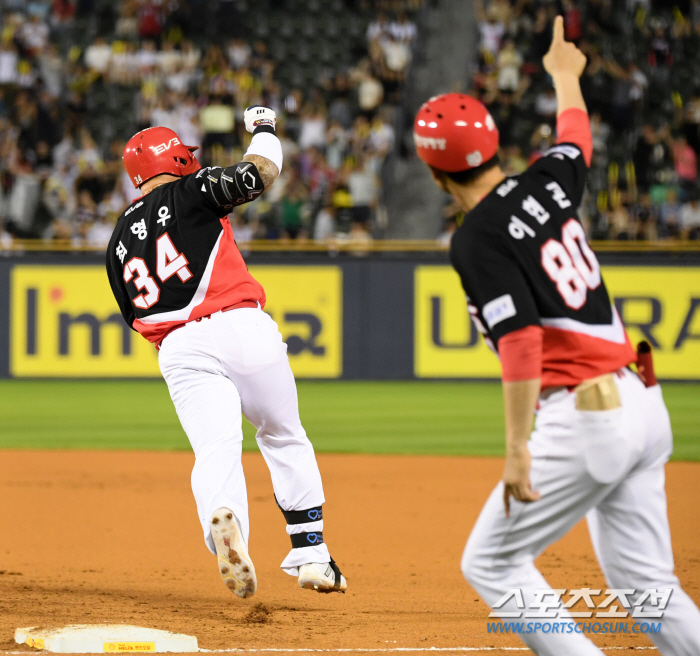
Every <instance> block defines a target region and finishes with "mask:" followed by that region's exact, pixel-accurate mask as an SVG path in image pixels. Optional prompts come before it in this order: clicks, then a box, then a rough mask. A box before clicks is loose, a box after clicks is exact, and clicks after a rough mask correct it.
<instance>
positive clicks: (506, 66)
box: [497, 38, 523, 91]
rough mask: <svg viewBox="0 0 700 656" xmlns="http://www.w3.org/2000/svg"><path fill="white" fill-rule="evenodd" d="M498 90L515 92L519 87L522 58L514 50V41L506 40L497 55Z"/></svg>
mask: <svg viewBox="0 0 700 656" xmlns="http://www.w3.org/2000/svg"><path fill="white" fill-rule="evenodd" d="M497 62H498V88H499V89H500V90H501V91H517V90H518V88H519V86H520V67H521V66H522V65H523V57H522V55H521V54H520V53H519V52H518V51H517V50H516V48H515V41H513V39H510V38H507V39H504V41H503V48H502V49H501V51H500V52H499V53H498V58H497Z"/></svg>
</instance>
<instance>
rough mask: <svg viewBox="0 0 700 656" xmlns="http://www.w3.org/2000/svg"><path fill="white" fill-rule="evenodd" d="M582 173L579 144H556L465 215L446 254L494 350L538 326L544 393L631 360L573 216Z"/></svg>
mask: <svg viewBox="0 0 700 656" xmlns="http://www.w3.org/2000/svg"><path fill="white" fill-rule="evenodd" d="M586 173H587V168H586V164H585V162H584V159H583V155H582V153H581V150H580V149H579V148H578V146H576V145H574V144H558V145H556V146H554V147H553V148H552V149H551V150H549V151H548V152H546V153H545V154H544V156H543V157H542V158H540V159H539V160H538V161H537V162H535V163H534V164H533V165H532V166H531V167H530V168H529V169H528V170H527V171H525V172H524V173H523V174H521V175H518V176H514V177H510V178H506V180H505V181H504V182H502V183H501V184H500V185H499V186H497V187H496V188H495V189H494V190H493V191H492V192H491V193H489V194H488V195H487V196H486V197H485V198H484V199H483V200H482V201H481V202H480V203H479V205H477V207H475V208H474V209H473V210H472V211H471V212H469V213H468V214H467V215H466V216H465V218H464V222H463V223H462V225H461V226H460V227H459V228H458V229H457V231H456V232H455V234H454V236H453V238H452V243H451V247H450V259H451V261H452V264H453V266H454V267H455V269H456V271H457V273H458V274H459V276H460V278H461V280H462V286H463V287H464V290H465V292H466V294H467V299H468V305H469V312H470V314H471V316H472V319H473V320H474V322H475V324H476V325H477V327H478V328H479V330H480V331H481V332H482V333H483V334H484V336H485V337H486V339H487V342H488V343H489V345H490V346H491V347H492V348H494V349H497V345H498V340H499V339H500V338H501V337H503V336H504V335H506V334H508V333H510V332H513V331H515V330H519V329H521V328H525V327H527V326H533V325H534V326H541V327H542V328H543V333H544V335H543V356H542V387H543V388H545V387H550V386H553V385H566V386H574V385H577V384H579V383H580V382H582V381H583V380H586V379H589V378H593V377H595V376H598V375H601V374H603V373H609V372H612V371H615V370H617V369H619V368H620V367H624V366H626V365H628V364H630V363H631V362H633V361H635V360H636V355H635V352H634V350H633V349H632V346H631V344H630V342H629V339H628V337H627V334H626V332H625V329H624V327H623V325H622V322H621V321H620V318H619V316H618V314H617V312H616V311H615V309H614V308H613V307H612V305H611V303H610V298H609V296H608V292H607V289H606V288H605V283H604V282H603V280H602V277H601V273H600V266H599V264H598V260H597V259H596V256H595V254H594V253H593V251H592V250H591V248H590V246H589V245H588V242H587V241H586V236H585V233H584V230H583V227H582V225H581V223H580V222H579V220H578V218H577V209H578V206H579V205H580V203H581V198H582V196H583V191H584V188H585V182H586Z"/></svg>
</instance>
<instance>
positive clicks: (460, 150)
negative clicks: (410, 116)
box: [413, 93, 498, 173]
mask: <svg viewBox="0 0 700 656" xmlns="http://www.w3.org/2000/svg"><path fill="white" fill-rule="evenodd" d="M413 139H414V141H415V144H416V151H417V152H418V157H420V158H421V159H422V160H423V161H424V162H425V163H426V164H429V165H430V166H432V167H434V168H436V169H440V170H441V171H447V172H448V173H455V172H456V171H465V170H467V169H473V168H476V167H477V166H479V165H481V164H483V163H484V162H487V161H488V160H490V159H491V158H492V157H493V156H494V155H495V154H496V152H497V151H498V129H497V128H496V124H495V123H494V122H493V118H491V114H489V111H488V109H486V107H484V105H482V104H481V103H480V102H479V101H478V100H476V99H475V98H472V97H471V96H467V95H465V94H463V93H446V94H444V95H442V96H435V97H434V98H431V99H430V100H429V101H428V102H427V103H425V104H424V105H423V106H422V107H421V108H420V109H419V110H418V114H417V115H416V120H415V122H414V124H413Z"/></svg>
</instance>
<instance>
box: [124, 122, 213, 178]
mask: <svg viewBox="0 0 700 656" xmlns="http://www.w3.org/2000/svg"><path fill="white" fill-rule="evenodd" d="M197 148H199V146H185V145H184V144H183V143H182V142H181V141H180V137H178V136H177V134H176V133H175V132H173V131H172V130H171V129H170V128H147V129H146V130H141V132H138V133H136V134H135V135H134V136H133V137H131V139H129V142H128V143H127V144H126V148H124V155H123V158H122V159H123V160H124V168H125V169H126V172H127V173H128V174H129V177H130V178H131V181H132V182H133V183H134V187H136V188H137V189H138V188H139V187H140V186H141V185H142V184H143V183H144V182H146V180H150V179H151V178H154V177H155V176H157V175H160V174H161V173H169V174H170V175H176V176H177V177H182V176H183V175H189V174H190V173H194V172H195V171H199V169H201V168H202V166H201V164H200V163H199V162H198V161H197V158H196V157H195V156H194V155H193V154H192V153H193V151H195V150H197Z"/></svg>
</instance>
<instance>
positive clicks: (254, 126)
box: [243, 105, 277, 134]
mask: <svg viewBox="0 0 700 656" xmlns="http://www.w3.org/2000/svg"><path fill="white" fill-rule="evenodd" d="M243 121H244V122H245V129H246V130H248V132H252V133H253V134H255V133H256V131H259V132H270V131H272V132H274V131H275V124H276V123H277V115H276V114H275V112H273V111H272V110H271V109H270V108H269V107H263V106H262V105H253V106H252V107H248V109H246V110H245V112H244V114H243ZM259 128H267V129H265V130H259Z"/></svg>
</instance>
